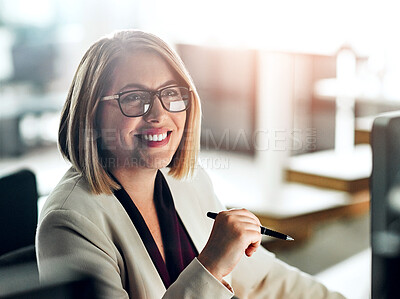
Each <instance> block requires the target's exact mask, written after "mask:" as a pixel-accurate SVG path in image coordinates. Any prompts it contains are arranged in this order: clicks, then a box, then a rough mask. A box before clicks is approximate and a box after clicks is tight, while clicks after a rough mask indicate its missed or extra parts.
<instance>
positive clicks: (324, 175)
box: [286, 144, 372, 193]
mask: <svg viewBox="0 0 400 299" xmlns="http://www.w3.org/2000/svg"><path fill="white" fill-rule="evenodd" d="M371 171H372V152H371V148H370V146H369V145H367V144H362V145H357V146H356V147H355V148H354V151H352V152H350V153H343V154H337V153H336V152H335V151H334V150H327V151H321V152H315V153H310V154H304V155H299V156H295V157H291V158H290V159H289V162H288V165H287V169H286V179H287V181H289V182H298V183H303V184H309V185H313V186H318V187H324V188H329V189H335V190H341V191H346V192H349V193H354V192H358V191H362V190H366V189H368V186H369V177H370V175H371Z"/></svg>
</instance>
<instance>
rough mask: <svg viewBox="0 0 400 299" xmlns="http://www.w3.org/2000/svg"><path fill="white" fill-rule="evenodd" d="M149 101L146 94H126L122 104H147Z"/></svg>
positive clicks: (122, 98)
mask: <svg viewBox="0 0 400 299" xmlns="http://www.w3.org/2000/svg"><path fill="white" fill-rule="evenodd" d="M147 99H148V95H147V93H145V92H130V93H127V94H124V95H123V96H122V97H121V103H123V104H133V103H140V102H146V101H147Z"/></svg>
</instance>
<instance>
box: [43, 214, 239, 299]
mask: <svg viewBox="0 0 400 299" xmlns="http://www.w3.org/2000/svg"><path fill="white" fill-rule="evenodd" d="M36 238H37V239H36V246H37V260H38V268H39V275H40V279H41V281H51V280H52V279H54V278H56V277H57V274H60V275H62V274H65V273H67V274H68V273H80V274H84V275H89V276H90V277H93V278H95V279H96V282H97V285H96V286H97V287H98V292H99V297H100V298H117V299H118V298H129V295H128V293H127V292H126V291H125V289H124V287H123V283H122V277H123V275H122V273H121V272H120V271H121V270H120V267H119V266H118V264H119V262H118V261H119V259H120V257H117V256H116V255H115V252H116V250H115V249H114V248H113V243H112V241H111V240H109V238H107V236H106V235H105V234H104V233H103V232H102V231H101V230H100V229H99V228H98V227H97V226H96V225H95V224H94V223H92V222H91V221H90V220H89V219H87V218H86V217H85V216H83V215H81V214H79V213H77V212H76V211H71V210H53V211H51V212H49V213H48V214H47V215H46V216H45V217H44V218H43V220H42V221H41V223H40V225H39V227H38V231H37V235H36ZM120 262H121V261H120ZM130 287H131V288H132V287H140V286H130ZM232 296H233V293H232V292H231V291H229V290H228V289H227V288H226V287H225V286H224V285H223V284H221V283H220V282H219V281H218V280H217V279H216V278H215V277H214V276H213V275H212V274H211V273H209V272H208V271H207V269H205V268H204V267H203V266H202V265H201V263H200V262H199V261H198V260H197V258H195V259H194V260H193V261H192V262H191V263H190V264H189V265H188V267H186V268H185V270H184V271H183V272H182V273H181V274H180V276H179V277H178V279H177V280H176V281H175V282H174V283H173V284H172V285H171V286H170V287H169V288H168V289H167V290H166V292H165V293H164V296H162V298H164V299H175V298H187V299H189V298H227V299H228V298H231V297H232Z"/></svg>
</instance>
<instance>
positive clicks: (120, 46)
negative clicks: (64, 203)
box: [58, 30, 201, 194]
mask: <svg viewBox="0 0 400 299" xmlns="http://www.w3.org/2000/svg"><path fill="white" fill-rule="evenodd" d="M143 49H144V50H152V51H155V52H157V53H158V54H159V55H161V57H163V58H164V59H165V60H166V61H167V63H169V65H170V66H171V67H172V68H173V69H174V70H175V71H176V72H177V74H178V75H179V76H180V77H181V79H182V80H183V81H184V82H185V83H186V84H187V85H188V87H189V88H190V89H191V91H192V102H191V105H190V106H189V108H188V110H187V113H186V123H185V130H184V133H183V136H182V140H181V142H180V144H179V147H178V149H177V151H176V152H175V154H174V156H173V158H172V160H171V163H170V164H169V165H168V167H170V170H169V173H170V174H171V175H172V176H174V177H175V178H179V179H181V178H184V177H186V176H188V175H191V174H192V173H193V171H194V168H195V166H196V164H197V158H198V152H199V150H200V122H201V107H200V99H199V95H198V93H197V91H196V88H195V86H194V84H193V80H192V78H191V77H190V75H189V73H188V71H187V69H186V67H185V66H184V64H183V62H182V60H181V59H180V57H179V56H178V54H177V53H176V52H175V51H174V50H173V49H172V48H171V47H170V46H169V45H168V44H167V43H165V42H164V41H163V40H161V39H160V38H159V37H157V36H155V35H153V34H150V33H146V32H143V31H139V30H124V31H118V32H116V33H114V34H112V35H110V36H106V37H104V38H102V39H100V40H98V41H97V42H95V43H94V44H93V45H92V46H91V47H90V48H89V49H88V51H87V52H86V53H85V55H84V56H83V58H82V60H81V62H80V64H79V66H78V69H77V71H76V73H75V76H74V78H73V81H72V84H71V87H70V89H69V92H68V96H67V100H66V102H65V105H64V108H63V110H62V114H61V121H60V127H59V132H58V143H59V147H60V150H61V153H62V155H63V156H64V157H65V158H66V159H67V160H69V161H70V162H71V163H72V165H73V167H74V168H76V170H77V171H79V172H80V173H81V174H82V175H83V176H84V177H85V178H86V179H87V181H88V182H89V185H90V188H91V190H92V192H93V193H95V194H101V193H106V194H111V193H112V192H113V190H115V189H119V188H120V186H119V185H118V184H117V183H116V182H115V181H114V180H113V179H112V178H111V177H110V176H109V174H108V172H107V169H105V166H104V165H102V163H101V158H102V157H101V151H100V150H99V148H100V146H99V142H101V140H100V138H99V134H97V128H96V114H97V108H98V103H99V100H100V98H101V97H102V96H104V95H106V92H107V91H108V90H109V88H110V87H111V84H112V83H113V82H112V74H113V72H114V70H115V68H116V66H117V63H118V61H119V60H120V59H122V58H123V57H124V55H126V54H129V53H132V51H135V50H143Z"/></svg>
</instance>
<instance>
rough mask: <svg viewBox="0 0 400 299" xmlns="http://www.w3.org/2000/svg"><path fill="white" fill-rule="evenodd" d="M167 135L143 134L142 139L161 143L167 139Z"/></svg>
mask: <svg viewBox="0 0 400 299" xmlns="http://www.w3.org/2000/svg"><path fill="white" fill-rule="evenodd" d="M167 135H168V134H167V133H164V134H158V135H156V134H155V135H147V134H143V139H144V140H148V141H163V140H164V139H165V138H167Z"/></svg>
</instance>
